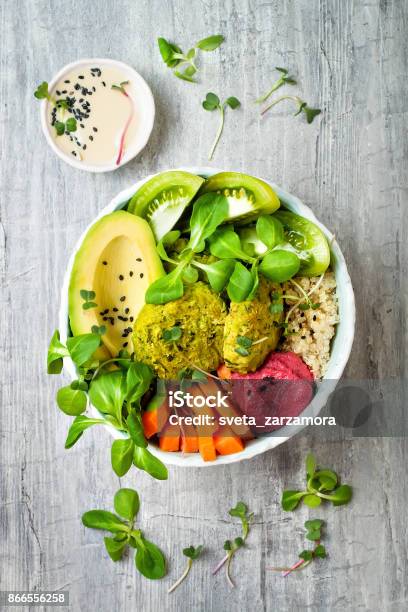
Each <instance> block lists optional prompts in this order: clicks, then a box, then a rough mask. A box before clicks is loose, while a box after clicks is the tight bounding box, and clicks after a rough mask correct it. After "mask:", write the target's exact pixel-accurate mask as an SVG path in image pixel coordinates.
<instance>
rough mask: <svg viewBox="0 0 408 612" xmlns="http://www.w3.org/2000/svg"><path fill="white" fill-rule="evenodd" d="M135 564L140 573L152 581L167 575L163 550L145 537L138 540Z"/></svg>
mask: <svg viewBox="0 0 408 612" xmlns="http://www.w3.org/2000/svg"><path fill="white" fill-rule="evenodd" d="M135 564H136V567H137V569H138V570H139V572H140V573H141V574H142V575H143V576H145V578H149V579H150V580H157V579H158V578H163V576H165V575H166V560H165V558H164V555H163V553H162V552H161V550H160V549H159V548H158V547H157V546H156V545H155V544H153V543H152V542H149V541H148V540H146V539H145V538H143V536H141V537H140V538H139V539H138V540H137V551H136V556H135Z"/></svg>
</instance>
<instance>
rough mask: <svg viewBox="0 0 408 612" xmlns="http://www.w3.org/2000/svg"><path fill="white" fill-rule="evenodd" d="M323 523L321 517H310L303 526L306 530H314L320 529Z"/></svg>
mask: <svg viewBox="0 0 408 612" xmlns="http://www.w3.org/2000/svg"><path fill="white" fill-rule="evenodd" d="M323 524H324V521H322V520H321V519H311V520H309V521H306V522H305V528H306V529H307V530H308V531H316V530H317V529H321V528H322V526H323Z"/></svg>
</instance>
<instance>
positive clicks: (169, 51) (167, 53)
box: [157, 38, 181, 68]
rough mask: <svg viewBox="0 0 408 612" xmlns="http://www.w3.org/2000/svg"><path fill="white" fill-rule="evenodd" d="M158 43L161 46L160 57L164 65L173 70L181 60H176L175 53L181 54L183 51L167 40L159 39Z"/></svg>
mask: <svg viewBox="0 0 408 612" xmlns="http://www.w3.org/2000/svg"><path fill="white" fill-rule="evenodd" d="M157 43H158V45H159V51H160V55H161V56H162V59H163V61H164V63H165V64H166V65H167V66H169V68H173V67H174V66H177V64H179V63H180V61H181V60H180V59H179V58H175V57H174V54H175V53H181V49H180V48H179V47H177V45H174V44H172V43H170V42H168V41H167V40H166V39H165V38H158V39H157Z"/></svg>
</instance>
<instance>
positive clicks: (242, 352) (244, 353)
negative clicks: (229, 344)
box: [235, 346, 250, 357]
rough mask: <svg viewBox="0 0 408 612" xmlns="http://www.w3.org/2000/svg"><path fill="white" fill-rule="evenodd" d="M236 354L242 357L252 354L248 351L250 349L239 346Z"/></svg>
mask: <svg viewBox="0 0 408 612" xmlns="http://www.w3.org/2000/svg"><path fill="white" fill-rule="evenodd" d="M235 352H236V353H238V355H241V357H247V356H248V355H249V354H250V351H248V349H245V348H243V347H242V346H237V348H236V349H235Z"/></svg>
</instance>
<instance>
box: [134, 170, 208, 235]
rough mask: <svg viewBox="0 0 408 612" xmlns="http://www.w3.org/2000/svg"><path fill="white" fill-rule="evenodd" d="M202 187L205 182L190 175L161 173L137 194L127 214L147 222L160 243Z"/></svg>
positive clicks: (171, 171)
mask: <svg viewBox="0 0 408 612" xmlns="http://www.w3.org/2000/svg"><path fill="white" fill-rule="evenodd" d="M203 183H204V179H203V178H201V177H200V176H196V175H195V174H190V173H189V172H183V171H181V170H170V171H168V172H162V173H161V174H158V175H157V176H154V177H153V178H151V179H150V180H149V181H147V182H146V183H144V184H143V185H142V186H141V187H140V189H138V190H137V191H136V193H135V194H134V196H133V197H132V199H131V200H130V202H129V205H128V211H129V212H131V213H133V214H134V215H138V216H139V217H143V218H144V219H146V221H147V222H148V223H149V224H150V227H151V228H152V230H153V233H154V236H155V238H156V240H157V241H159V240H161V239H162V238H163V236H164V235H165V234H167V232H169V231H170V230H171V229H173V227H174V226H175V224H176V223H177V221H178V220H179V219H180V217H181V215H182V214H183V212H184V210H185V209H186V208H187V206H188V205H189V204H190V202H191V201H192V199H193V198H194V196H195V194H196V193H197V191H198V190H199V188H200V187H201V185H202V184H203Z"/></svg>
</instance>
